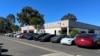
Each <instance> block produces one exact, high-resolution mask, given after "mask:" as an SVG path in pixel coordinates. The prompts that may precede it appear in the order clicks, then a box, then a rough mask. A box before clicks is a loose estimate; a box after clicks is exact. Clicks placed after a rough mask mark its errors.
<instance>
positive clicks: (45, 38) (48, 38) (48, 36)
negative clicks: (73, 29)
mask: <svg viewBox="0 0 100 56" xmlns="http://www.w3.org/2000/svg"><path fill="white" fill-rule="evenodd" d="M54 36H55V35H54V34H48V35H45V36H44V37H41V38H40V42H47V41H50V39H51V38H52V37H54Z"/></svg>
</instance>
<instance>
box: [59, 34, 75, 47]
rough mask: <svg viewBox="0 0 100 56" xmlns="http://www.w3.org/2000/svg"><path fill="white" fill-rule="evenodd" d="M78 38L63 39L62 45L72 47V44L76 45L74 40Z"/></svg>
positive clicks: (68, 37)
mask: <svg viewBox="0 0 100 56" xmlns="http://www.w3.org/2000/svg"><path fill="white" fill-rule="evenodd" d="M76 36H77V35H75V36H67V37H65V38H62V39H61V41H60V43H61V44H67V45H72V44H74V40H75V38H76Z"/></svg>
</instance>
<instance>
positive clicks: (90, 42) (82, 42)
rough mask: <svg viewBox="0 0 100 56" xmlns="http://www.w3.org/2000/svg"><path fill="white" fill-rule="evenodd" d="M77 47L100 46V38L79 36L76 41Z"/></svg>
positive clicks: (87, 35)
mask: <svg viewBox="0 0 100 56" xmlns="http://www.w3.org/2000/svg"><path fill="white" fill-rule="evenodd" d="M75 44H76V45H77V46H85V47H95V46H97V45H100V36H99V35H97V34H79V35H78V36H77V37H76V39H75Z"/></svg>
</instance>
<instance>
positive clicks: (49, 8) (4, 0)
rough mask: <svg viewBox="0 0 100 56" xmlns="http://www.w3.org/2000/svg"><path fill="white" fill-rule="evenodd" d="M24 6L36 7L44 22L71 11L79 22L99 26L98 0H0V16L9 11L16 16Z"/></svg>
mask: <svg viewBox="0 0 100 56" xmlns="http://www.w3.org/2000/svg"><path fill="white" fill-rule="evenodd" d="M24 6H31V7H32V8H34V9H37V10H38V11H39V12H40V13H41V14H43V15H44V19H45V22H46V23H47V22H54V21H59V20H60V19H61V18H62V16H64V15H65V14H67V13H72V14H74V15H75V16H76V17H77V19H78V21H80V22H84V23H88V24H93V25H98V26H100V0H0V16H3V17H6V16H7V15H8V14H10V13H12V14H14V15H15V16H16V14H17V13H18V12H20V11H21V9H22V7H24ZM16 24H18V23H16Z"/></svg>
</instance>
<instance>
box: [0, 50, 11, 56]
mask: <svg viewBox="0 0 100 56" xmlns="http://www.w3.org/2000/svg"><path fill="white" fill-rule="evenodd" d="M5 52H8V49H1V55H0V56H13V55H8V54H2V53H5Z"/></svg>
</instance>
